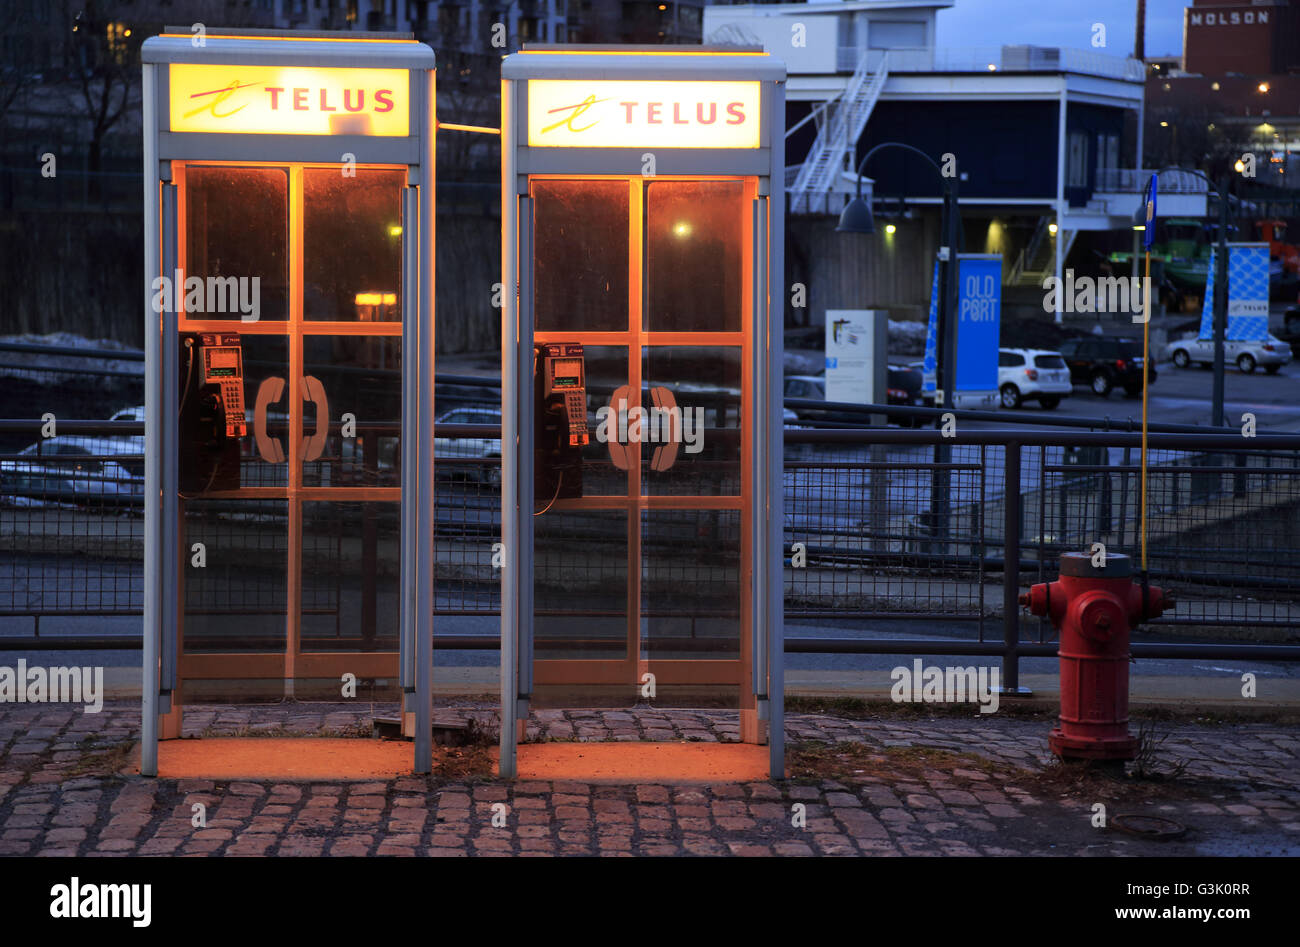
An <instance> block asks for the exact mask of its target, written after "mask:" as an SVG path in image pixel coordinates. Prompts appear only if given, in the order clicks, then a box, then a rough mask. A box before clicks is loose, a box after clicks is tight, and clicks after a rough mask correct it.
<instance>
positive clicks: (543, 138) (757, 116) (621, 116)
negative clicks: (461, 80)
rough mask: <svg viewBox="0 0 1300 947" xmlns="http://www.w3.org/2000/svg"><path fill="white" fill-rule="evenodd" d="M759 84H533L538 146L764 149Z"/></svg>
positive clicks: (532, 134)
mask: <svg viewBox="0 0 1300 947" xmlns="http://www.w3.org/2000/svg"><path fill="white" fill-rule="evenodd" d="M759 85H760V84H759V83H757V82H670V81H659V80H646V81H637V80H605V79H596V80H586V79H530V80H529V81H528V146H529V147H530V148H757V147H759V142H760V137H759V133H760V130H761V127H762V115H761V113H760V108H759V106H760V102H761V96H760V91H759Z"/></svg>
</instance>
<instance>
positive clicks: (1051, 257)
mask: <svg viewBox="0 0 1300 947" xmlns="http://www.w3.org/2000/svg"><path fill="white" fill-rule="evenodd" d="M1053 219H1054V218H1053V217H1050V216H1045V217H1040V218H1038V226H1037V227H1035V228H1034V233H1033V235H1032V236H1031V237H1030V238H1029V243H1028V244H1026V245H1025V248H1024V249H1023V250H1021V251H1020V255H1019V256H1018V257H1016V262H1015V263H1014V264H1013V265H1012V267H1011V273H1010V275H1008V276H1007V285H1008V286H1041V285H1042V284H1043V280H1045V279H1047V277H1049V276H1051V275H1053V274H1054V273H1055V272H1056V244H1055V242H1054V241H1057V240H1059V241H1061V259H1063V260H1064V259H1065V258H1066V257H1067V256H1069V255H1070V248H1071V247H1072V246H1074V238H1075V237H1077V236H1078V235H1079V232H1078V231H1077V230H1058V231H1057V233H1056V236H1055V237H1053V236H1052V233H1051V230H1050V229H1049V227H1050V224H1051V222H1052V220H1053Z"/></svg>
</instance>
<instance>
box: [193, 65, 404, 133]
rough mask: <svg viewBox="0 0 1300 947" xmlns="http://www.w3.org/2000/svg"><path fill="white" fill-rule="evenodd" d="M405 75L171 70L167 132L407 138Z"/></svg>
mask: <svg viewBox="0 0 1300 947" xmlns="http://www.w3.org/2000/svg"><path fill="white" fill-rule="evenodd" d="M408 75H409V74H408V73H407V71H406V70H405V69H326V68H319V69H318V68H313V67H301V66H220V65H212V64H209V63H172V65H171V66H170V67H169V73H168V76H169V89H170V97H171V102H170V112H171V130H172V131H174V132H206V133H212V132H216V133H222V132H225V133H236V134H251V135H384V136H397V137H405V136H406V135H408V134H409V133H410V132H409V127H410V112H411V109H410V79H409V78H408Z"/></svg>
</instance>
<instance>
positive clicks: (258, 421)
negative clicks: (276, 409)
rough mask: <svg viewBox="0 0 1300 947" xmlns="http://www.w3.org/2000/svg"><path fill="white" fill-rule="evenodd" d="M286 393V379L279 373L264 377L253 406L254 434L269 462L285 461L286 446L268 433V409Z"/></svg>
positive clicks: (258, 387)
mask: <svg viewBox="0 0 1300 947" xmlns="http://www.w3.org/2000/svg"><path fill="white" fill-rule="evenodd" d="M283 394H284V379H283V378H280V377H279V376H277V375H272V376H270V377H269V378H263V379H262V383H261V384H260V385H258V386H257V401H256V402H255V404H254V407H253V436H254V439H255V440H256V441H257V452H258V454H260V455H261V457H262V459H263V460H264V461H266V462H267V463H268V464H282V463H284V448H283V447H281V446H280V442H279V440H277V439H276V438H274V437H271V436H270V435H269V434H267V433H266V411H267V409H268V408H269V407H270V406H271V405H272V404H274V403H275V402H277V401H279V400H280V396H281V395H283Z"/></svg>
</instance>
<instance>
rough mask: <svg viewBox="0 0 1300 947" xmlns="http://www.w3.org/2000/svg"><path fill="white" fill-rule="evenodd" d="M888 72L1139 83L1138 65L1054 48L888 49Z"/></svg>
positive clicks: (1143, 72)
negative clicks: (1039, 75) (1050, 75)
mask: <svg viewBox="0 0 1300 947" xmlns="http://www.w3.org/2000/svg"><path fill="white" fill-rule="evenodd" d="M889 68H890V71H891V72H896V73H897V72H1057V73H1059V72H1072V73H1076V74H1079V75H1087V76H1101V77H1103V78H1107V79H1124V80H1127V81H1129V82H1142V81H1143V80H1144V79H1145V78H1146V67H1145V66H1144V65H1143V64H1142V62H1141V61H1139V60H1137V59H1131V58H1127V57H1124V56H1111V55H1109V54H1107V53H1099V52H1096V51H1095V50H1089V49H1072V48H1069V47H1063V46H1062V47H1057V46H940V47H935V48H933V49H891V50H890V51H889Z"/></svg>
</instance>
